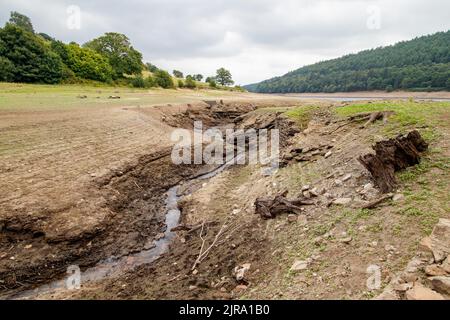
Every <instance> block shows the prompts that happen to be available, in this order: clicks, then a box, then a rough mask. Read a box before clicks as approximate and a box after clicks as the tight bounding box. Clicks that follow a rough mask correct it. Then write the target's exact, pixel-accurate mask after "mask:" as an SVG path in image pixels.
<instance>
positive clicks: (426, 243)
mask: <svg viewBox="0 0 450 320" xmlns="http://www.w3.org/2000/svg"><path fill="white" fill-rule="evenodd" d="M419 251H421V252H425V253H433V250H432V249H431V238H430V237H425V238H423V239H422V240H421V241H420V243H419Z"/></svg>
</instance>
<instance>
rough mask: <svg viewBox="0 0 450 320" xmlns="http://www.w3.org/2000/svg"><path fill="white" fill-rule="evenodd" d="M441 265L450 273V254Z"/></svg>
mask: <svg viewBox="0 0 450 320" xmlns="http://www.w3.org/2000/svg"><path fill="white" fill-rule="evenodd" d="M441 267H442V269H443V270H444V271H445V272H447V273H450V256H447V259H445V261H444V262H443V263H442V266H441Z"/></svg>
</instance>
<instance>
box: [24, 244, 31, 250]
mask: <svg viewBox="0 0 450 320" xmlns="http://www.w3.org/2000/svg"><path fill="white" fill-rule="evenodd" d="M32 247H33V245H32V244H27V245H26V246H25V247H24V248H25V249H31V248H32Z"/></svg>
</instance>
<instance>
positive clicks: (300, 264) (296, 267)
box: [291, 260, 308, 272]
mask: <svg viewBox="0 0 450 320" xmlns="http://www.w3.org/2000/svg"><path fill="white" fill-rule="evenodd" d="M307 268H308V261H305V260H296V261H295V262H294V264H293V265H292V267H291V271H294V272H297V271H303V270H306V269H307Z"/></svg>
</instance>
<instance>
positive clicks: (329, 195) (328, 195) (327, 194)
mask: <svg viewBox="0 0 450 320" xmlns="http://www.w3.org/2000/svg"><path fill="white" fill-rule="evenodd" d="M324 197H326V198H328V199H333V198H334V196H333V195H332V194H331V193H328V192H326V193H325V194H324Z"/></svg>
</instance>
